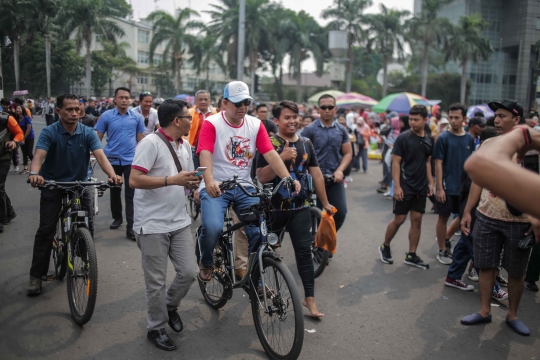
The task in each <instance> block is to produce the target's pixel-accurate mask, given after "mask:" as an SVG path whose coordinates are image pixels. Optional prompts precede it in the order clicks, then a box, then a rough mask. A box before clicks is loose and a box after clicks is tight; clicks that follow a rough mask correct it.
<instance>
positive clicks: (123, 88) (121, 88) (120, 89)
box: [114, 86, 131, 96]
mask: <svg viewBox="0 0 540 360" xmlns="http://www.w3.org/2000/svg"><path fill="white" fill-rule="evenodd" d="M119 91H127V92H128V93H129V94H130V95H131V90H129V89H128V88H127V87H125V86H120V87H117V88H116V89H115V90H114V96H116V95H117V94H118V92H119Z"/></svg>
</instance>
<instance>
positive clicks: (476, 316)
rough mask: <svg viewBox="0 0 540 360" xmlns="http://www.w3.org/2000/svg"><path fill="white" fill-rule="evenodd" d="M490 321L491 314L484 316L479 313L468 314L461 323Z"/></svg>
mask: <svg viewBox="0 0 540 360" xmlns="http://www.w3.org/2000/svg"><path fill="white" fill-rule="evenodd" d="M490 322H491V315H488V316H486V317H483V316H482V315H480V314H479V313H474V314H472V315H467V316H465V317H464V318H463V319H461V323H462V324H463V325H476V324H482V323H490Z"/></svg>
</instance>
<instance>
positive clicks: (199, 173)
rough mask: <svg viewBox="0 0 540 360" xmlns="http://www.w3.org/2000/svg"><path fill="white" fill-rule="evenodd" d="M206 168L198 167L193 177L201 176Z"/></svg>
mask: <svg viewBox="0 0 540 360" xmlns="http://www.w3.org/2000/svg"><path fill="white" fill-rule="evenodd" d="M206 169H207V167H206V166H199V167H198V168H197V169H196V170H195V171H196V172H197V173H196V174H195V176H202V175H203V174H204V172H205V171H206Z"/></svg>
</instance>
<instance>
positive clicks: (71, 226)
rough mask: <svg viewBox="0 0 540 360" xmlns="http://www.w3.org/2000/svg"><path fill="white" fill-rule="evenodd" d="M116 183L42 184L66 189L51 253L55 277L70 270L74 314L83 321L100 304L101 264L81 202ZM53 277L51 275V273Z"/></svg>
mask: <svg viewBox="0 0 540 360" xmlns="http://www.w3.org/2000/svg"><path fill="white" fill-rule="evenodd" d="M113 186H114V185H110V184H108V183H106V182H103V181H101V182H82V181H73V182H55V181H45V183H44V184H43V185H42V186H41V188H46V189H50V190H60V191H62V192H63V197H62V208H61V210H60V212H59V214H58V223H57V225H56V234H55V236H54V238H53V247H52V252H51V257H52V260H53V266H54V275H52V278H53V279H55V280H62V279H63V278H64V277H65V276H66V272H67V275H68V276H67V293H68V301H69V309H70V311H71V316H72V317H73V319H74V320H75V322H76V323H77V324H79V325H84V324H86V323H87V322H88V321H89V320H90V318H91V317H92V314H93V313H94V308H95V305H96V297H97V285H98V267H97V257H96V250H95V248H94V239H93V238H92V234H91V233H90V230H89V225H88V221H89V211H88V210H90V211H93V209H85V208H83V206H82V204H81V199H82V197H83V195H84V193H85V192H89V191H90V190H91V189H95V188H97V189H98V191H99V193H100V194H101V195H103V192H104V191H105V190H107V189H109V188H111V187H113ZM48 277H49V276H48Z"/></svg>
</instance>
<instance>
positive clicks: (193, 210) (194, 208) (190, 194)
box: [186, 188, 201, 220]
mask: <svg viewBox="0 0 540 360" xmlns="http://www.w3.org/2000/svg"><path fill="white" fill-rule="evenodd" d="M186 196H187V200H188V204H187V206H188V210H189V216H191V218H192V219H193V220H197V218H198V217H199V214H200V213H201V204H199V203H197V202H196V201H195V189H188V188H186Z"/></svg>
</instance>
